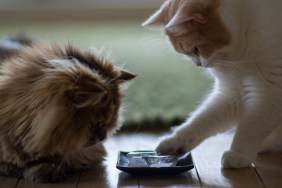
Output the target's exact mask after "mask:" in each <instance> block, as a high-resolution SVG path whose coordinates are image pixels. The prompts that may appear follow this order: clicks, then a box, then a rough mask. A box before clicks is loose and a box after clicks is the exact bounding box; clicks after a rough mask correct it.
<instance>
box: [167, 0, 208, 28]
mask: <svg viewBox="0 0 282 188" xmlns="http://www.w3.org/2000/svg"><path fill="white" fill-rule="evenodd" d="M202 6H203V5H201V4H200V3H198V4H190V3H185V4H182V5H180V6H179V7H178V10H177V11H176V13H175V15H174V16H173V18H172V19H171V20H170V22H169V23H168V24H167V25H166V28H167V29H169V28H171V27H173V26H176V25H179V24H182V23H184V22H188V21H194V22H196V23H199V24H204V23H206V22H207V21H208V20H207V18H206V16H205V11H204V7H202Z"/></svg>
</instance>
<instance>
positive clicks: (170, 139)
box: [156, 134, 200, 155]
mask: <svg viewBox="0 0 282 188" xmlns="http://www.w3.org/2000/svg"><path fill="white" fill-rule="evenodd" d="M188 138H189V139H188ZM199 143H200V139H194V138H191V137H189V136H188V135H187V136H185V137H183V136H179V135H176V134H173V135H171V136H167V137H164V138H162V139H161V141H160V143H159V144H158V146H157V147H156V151H157V152H158V153H162V154H170V155H178V154H182V153H185V152H188V151H190V150H192V149H193V148H194V147H196V146H197V145H198V144H199Z"/></svg>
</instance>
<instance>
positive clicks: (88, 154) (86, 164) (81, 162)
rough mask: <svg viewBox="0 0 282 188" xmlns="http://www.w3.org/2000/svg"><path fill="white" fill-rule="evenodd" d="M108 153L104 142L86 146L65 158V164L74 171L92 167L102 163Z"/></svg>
mask: <svg viewBox="0 0 282 188" xmlns="http://www.w3.org/2000/svg"><path fill="white" fill-rule="evenodd" d="M105 155H106V150H105V148H104V146H103V144H102V143H97V144H95V145H93V146H89V147H86V148H84V149H83V150H81V151H77V152H74V153H72V154H70V155H68V156H67V157H66V158H65V159H64V164H66V165H67V166H69V167H70V168H72V169H73V170H74V171H79V170H83V169H91V168H93V167H94V166H95V165H97V164H100V163H101V162H102V161H103V159H104V157H105Z"/></svg>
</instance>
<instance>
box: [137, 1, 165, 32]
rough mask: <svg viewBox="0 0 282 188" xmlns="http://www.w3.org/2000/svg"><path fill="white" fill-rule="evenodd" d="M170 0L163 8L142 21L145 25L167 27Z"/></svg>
mask: <svg viewBox="0 0 282 188" xmlns="http://www.w3.org/2000/svg"><path fill="white" fill-rule="evenodd" d="M168 8H169V2H168V1H166V2H165V3H164V4H163V5H162V6H161V8H160V9H159V10H158V11H157V12H156V13H155V14H153V15H152V16H151V17H150V18H148V19H147V20H146V21H145V22H143V23H142V26H143V27H153V28H165V25H166V20H167V17H168Z"/></svg>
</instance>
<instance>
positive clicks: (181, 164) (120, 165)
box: [116, 151, 194, 175]
mask: <svg viewBox="0 0 282 188" xmlns="http://www.w3.org/2000/svg"><path fill="white" fill-rule="evenodd" d="M149 152H150V151H149ZM128 153H129V152H125V151H120V152H119V156H118V161H117V164H116V167H117V169H119V170H121V171H123V172H126V173H129V174H133V175H153V174H155V175H176V174H180V173H183V172H186V171H188V170H191V169H192V168H194V164H193V160H192V156H191V153H190V152H189V153H186V154H184V155H183V156H180V157H178V162H177V164H176V166H174V167H128V163H129V157H128V156H127V154H128Z"/></svg>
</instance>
